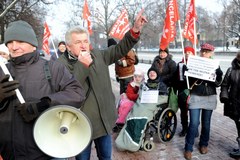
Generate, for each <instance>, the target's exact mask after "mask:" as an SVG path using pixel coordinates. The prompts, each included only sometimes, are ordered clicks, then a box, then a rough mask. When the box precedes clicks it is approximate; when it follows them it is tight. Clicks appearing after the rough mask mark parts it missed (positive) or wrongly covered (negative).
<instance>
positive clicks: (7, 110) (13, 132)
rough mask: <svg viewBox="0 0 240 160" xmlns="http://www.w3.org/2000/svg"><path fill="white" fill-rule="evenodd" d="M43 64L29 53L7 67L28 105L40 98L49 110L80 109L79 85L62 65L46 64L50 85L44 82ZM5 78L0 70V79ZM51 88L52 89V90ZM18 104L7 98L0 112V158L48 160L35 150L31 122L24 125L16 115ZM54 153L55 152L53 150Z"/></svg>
mask: <svg viewBox="0 0 240 160" xmlns="http://www.w3.org/2000/svg"><path fill="white" fill-rule="evenodd" d="M45 64H46V60H44V59H42V58H40V57H39V54H38V53H29V54H25V55H23V56H20V57H16V58H12V59H11V61H10V63H9V64H8V65H7V67H8V69H9V71H10V74H11V75H12V77H13V79H15V80H18V81H19V83H20V87H19V90H20V92H21V94H22V96H23V98H24V100H25V101H26V103H27V102H39V101H40V99H41V98H42V97H49V98H50V99H51V104H50V106H55V105H60V104H62V105H71V106H74V107H80V105H81V103H82V101H83V100H84V98H85V97H84V92H83V89H82V87H81V85H80V83H79V82H78V81H77V80H76V79H74V77H73V76H72V75H71V74H70V73H69V71H68V70H67V69H66V68H65V67H64V65H62V64H60V63H59V62H55V63H54V62H53V61H49V62H48V66H49V71H50V73H51V83H50V82H48V80H47V79H46V78H45V76H46V74H45V72H44V65H45ZM3 76H4V73H3V71H2V70H1V69H0V79H2V78H3ZM51 86H52V89H51ZM17 105H19V101H18V99H17V97H16V95H15V96H12V97H10V98H9V99H8V100H7V102H6V103H5V104H4V106H5V107H4V108H1V109H2V110H0V154H1V155H2V157H3V159H4V160H10V159H16V160H26V159H27V160H36V159H38V160H48V159H50V157H49V156H47V155H46V154H44V153H43V152H42V151H40V149H39V148H38V147H37V146H36V144H35V141H34V138H33V125H34V121H32V122H29V123H27V122H24V121H23V118H22V116H21V115H20V114H19V113H18V112H17V109H16V106H17ZM53 149H54V148H53Z"/></svg>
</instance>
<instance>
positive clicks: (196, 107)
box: [184, 43, 223, 159]
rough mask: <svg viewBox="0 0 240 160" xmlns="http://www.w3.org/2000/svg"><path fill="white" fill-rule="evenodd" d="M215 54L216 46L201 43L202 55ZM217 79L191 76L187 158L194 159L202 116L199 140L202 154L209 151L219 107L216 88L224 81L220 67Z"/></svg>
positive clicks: (186, 145)
mask: <svg viewBox="0 0 240 160" xmlns="http://www.w3.org/2000/svg"><path fill="white" fill-rule="evenodd" d="M213 54H214V46H212V45H211V44H208V43H205V44H203V45H201V50H200V56H201V57H205V58H212V56H213ZM215 74H216V80H215V81H214V82H212V81H208V80H203V79H198V78H192V77H189V86H190V98H189V102H188V109H189V115H190V123H189V126H188V130H187V135H186V139H185V152H184V157H185V158H186V159H192V151H193V145H194V141H195V136H196V135H197V133H198V126H199V124H200V117H201V132H200V133H201V135H200V140H199V151H200V153H201V154H206V153H207V152H208V141H209V138H210V124H211V117H212V112H213V110H214V109H216V107H217V91H216V88H217V87H219V86H220V84H221V82H222V75H223V72H222V70H221V69H220V67H218V68H217V69H216V70H215Z"/></svg>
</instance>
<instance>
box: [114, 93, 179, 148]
mask: <svg viewBox="0 0 240 160" xmlns="http://www.w3.org/2000/svg"><path fill="white" fill-rule="evenodd" d="M155 92H157V94H155V93H153V94H151V93H150V92H148V93H147V92H145V93H144V94H142V93H143V91H142V93H141V96H139V98H138V100H137V101H136V102H135V103H134V105H133V107H132V109H131V111H130V112H129V113H128V115H127V117H126V120H125V123H124V127H123V130H124V131H120V134H119V136H118V137H117V140H116V141H117V146H118V148H121V149H125V150H130V151H136V150H137V149H141V150H145V151H152V150H153V149H154V148H155V144H154V141H153V140H154V138H155V137H158V139H159V140H160V142H163V143H167V142H170V141H171V140H172V138H173V137H174V135H175V132H176V128H177V116H176V114H175V112H174V110H173V109H171V106H169V104H168V101H169V96H168V93H165V94H163V95H162V94H158V93H159V91H156V90H155ZM152 95H154V96H156V95H157V96H158V98H156V99H157V103H156V100H155V99H154V98H153V99H154V100H153V101H148V100H149V99H152V98H151V96H152ZM143 97H144V98H143ZM146 97H147V98H146ZM148 98H149V99H148ZM143 99H145V100H146V101H143ZM119 102H120V101H118V103H117V106H116V108H118V109H119V104H120V103H119ZM128 124H129V126H131V127H128ZM135 124H136V126H132V125H135ZM139 125H140V126H139ZM135 127H136V130H135ZM140 128H141V129H140ZM121 130H122V129H121ZM126 132H127V133H126ZM135 136H136V137H135ZM122 139H124V141H122ZM133 141H134V142H133ZM122 143H123V144H122ZM134 143H135V144H136V143H137V147H136V148H131V146H133V147H135V144H134ZM138 146H139V148H138Z"/></svg>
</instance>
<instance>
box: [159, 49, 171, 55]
mask: <svg viewBox="0 0 240 160" xmlns="http://www.w3.org/2000/svg"><path fill="white" fill-rule="evenodd" d="M162 51H164V52H166V53H167V54H169V50H168V48H165V49H161V48H160V49H159V53H160V52H162Z"/></svg>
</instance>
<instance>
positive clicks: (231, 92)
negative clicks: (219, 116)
mask: <svg viewBox="0 0 240 160" xmlns="http://www.w3.org/2000/svg"><path fill="white" fill-rule="evenodd" d="M239 90H240V52H238V53H237V55H236V57H235V58H234V59H233V61H232V63H231V67H229V68H228V69H227V71H226V74H225V76H224V79H223V82H222V84H221V91H220V95H219V97H220V101H221V103H224V113H223V114H224V116H227V117H229V118H231V119H232V120H233V121H234V122H235V124H236V128H237V136H238V137H237V139H236V141H237V144H238V147H237V149H233V152H231V153H230V157H232V158H240V121H239V120H240V101H239V99H240V93H239Z"/></svg>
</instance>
